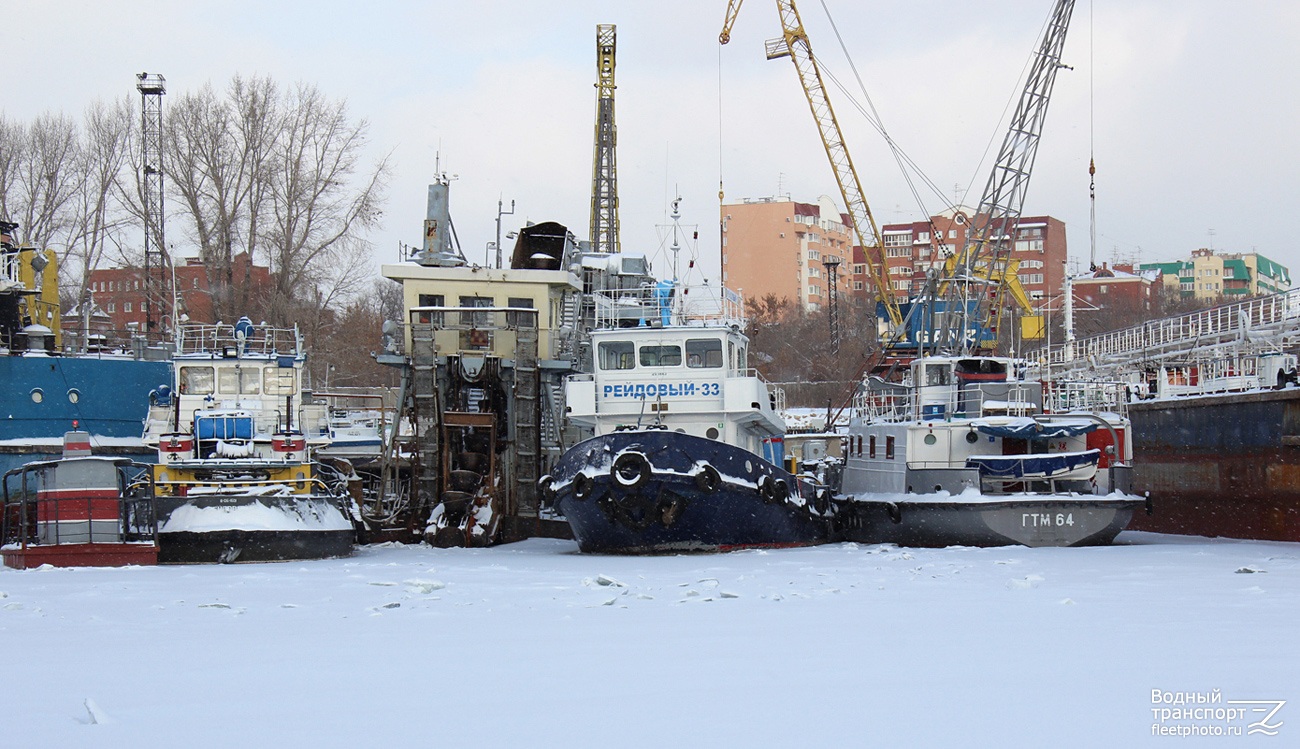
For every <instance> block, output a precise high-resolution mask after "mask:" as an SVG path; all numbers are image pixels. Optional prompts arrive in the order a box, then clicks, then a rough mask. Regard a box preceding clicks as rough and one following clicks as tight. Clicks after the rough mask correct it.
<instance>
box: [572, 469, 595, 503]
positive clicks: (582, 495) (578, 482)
mask: <svg viewBox="0 0 1300 749" xmlns="http://www.w3.org/2000/svg"><path fill="white" fill-rule="evenodd" d="M595 490H596V482H595V481H594V480H592V478H591V477H590V476H588V475H587V474H585V473H579V474H578V475H577V476H574V477H573V496H574V497H577V498H578V499H579V500H583V499H587V498H588V497H590V496H591V494H592V492H594V491H595Z"/></svg>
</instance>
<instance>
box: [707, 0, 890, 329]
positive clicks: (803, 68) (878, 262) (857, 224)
mask: <svg viewBox="0 0 1300 749" xmlns="http://www.w3.org/2000/svg"><path fill="white" fill-rule="evenodd" d="M743 1H744V0H728V3H727V17H726V20H725V21H724V22H723V26H722V33H721V34H719V35H718V43H719V44H726V43H727V42H729V41H731V27H732V26H733V25H734V24H735V22H736V15H737V14H738V13H739V12H740V6H741V3H742V2H743ZM776 7H777V12H778V13H779V14H780V16H781V27H782V30H783V32H784V34H783V36H782V37H781V38H780V39H773V40H770V41H768V42H767V59H769V60H775V59H777V58H779V57H789V58H790V60H791V61H792V62H793V63H794V67H795V70H796V71H798V73H799V82H800V83H801V84H802V85H803V92H804V96H805V97H807V99H808V106H809V108H810V109H811V110H812V115H813V120H814V121H815V122H816V123H817V130H818V132H819V133H820V134H821V138H822V146H823V147H824V148H825V149H826V157H827V158H828V159H829V160H830V163H831V169H832V170H833V171H834V172H835V180H836V182H837V183H838V184H839V188H840V196H841V197H842V198H843V199H844V205H845V208H846V209H847V210H848V213H849V220H850V221H851V222H852V224H853V231H854V233H855V234H856V235H857V238H858V242H859V243H860V244H861V245H862V249H863V251H864V252H865V253H866V255H867V267H868V268H869V269H870V273H871V280H872V283H873V284H874V285H875V287H876V288H875V291H876V299H877V300H878V301H879V302H880V303H881V305H883V306H884V308H885V312H886V314H887V315H888V316H889V322H890V324H891V325H892V326H893V328H894V329H898V328H899V327H900V326H901V325H902V324H903V316H902V313H901V312H900V310H899V308H898V300H897V299H895V298H894V292H893V290H892V289H891V288H890V287H889V280H888V275H887V272H886V268H885V258H884V243H883V242H881V239H880V229H879V228H878V227H877V226H876V220H875V218H873V217H872V215H871V208H870V207H869V206H868V205H867V201H866V199H865V198H864V197H863V192H862V181H861V180H860V179H859V178H858V172H857V169H855V168H854V166H853V160H852V159H851V158H850V157H849V150H848V147H847V146H846V145H845V144H844V133H843V132H841V130H840V123H839V122H838V121H837V120H836V119H835V111H834V110H833V109H832V108H831V102H830V99H829V98H828V97H827V96H826V87H825V86H824V85H823V84H822V74H821V70H820V69H819V68H818V67H817V60H816V58H814V57H813V52H812V44H811V43H810V42H809V41H808V34H807V32H805V31H804V28H803V21H801V20H800V18H799V10H798V9H797V8H795V5H794V2H793V0H776Z"/></svg>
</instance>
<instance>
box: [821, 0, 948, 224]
mask: <svg viewBox="0 0 1300 749" xmlns="http://www.w3.org/2000/svg"><path fill="white" fill-rule="evenodd" d="M820 2H821V6H822V11H823V12H825V13H826V20H827V21H829V22H830V25H831V30H832V31H834V32H835V40H836V41H837V42H838V43H839V45H840V51H841V52H842V53H843V54H844V58H845V59H846V60H848V63H849V69H850V70H852V71H853V77H854V78H855V79H856V80H857V82H858V88H859V89H860V90H861V91H862V96H863V98H864V99H865V100H866V102H867V107H868V108H870V112H868V111H867V109H864V108H863V106H862V104H860V103H859V102H858V101H857V99H855V98H854V96H853V94H852V93H851V92H849V90H848V88H847V87H846V86H845V85H844V84H843V83H841V82H840V80H839V79H838V78H836V77H835V75H834V74H833V73H830V72H829V71H828V70H827V68H826V67H825V63H824V62H823V61H822V60H821V58H818V60H817V64H818V65H819V66H821V69H822V72H824V73H826V76H827V77H828V78H830V79H831V82H832V83H834V84H835V86H836V87H837V88H839V90H840V91H841V93H843V94H844V95H845V96H846V97H848V100H849V102H851V103H852V104H853V106H854V107H855V108H856V109H857V110H858V112H859V113H861V114H862V116H863V117H864V118H865V119H866V120H867V122H868V123H869V124H870V125H871V126H872V128H874V129H875V130H876V132H877V133H879V134H880V136H881V137H882V138H884V139H885V143H886V144H887V145H888V146H889V150H890V152H891V153H892V154H893V156H894V161H895V162H896V163H897V164H898V169H899V171H900V172H902V174H903V178H904V179H905V180H906V181H907V187H908V190H910V191H911V193H912V197H913V199H915V200H916V205H917V207H918V208H920V209H921V211H922V212H923V213H924V214H925V215H926V216H929V215H930V212H929V210H928V209H926V207H925V201H924V200H922V198H921V194H920V192H919V191H918V190H917V187H916V183H915V182H914V181H913V179H912V172H913V171H914V172H915V173H916V176H918V177H920V179H921V180H922V181H923V182H924V183H925V185H926V186H927V187H928V188H930V190H931V191H933V192H934V193H935V195H937V196H939V200H940V201H942V202H943V203H944V204H945V205H948V207H950V208H951V207H952V205H951V203H949V201H948V199H947V197H946V196H944V194H943V191H942V190H940V189H939V188H938V186H937V185H935V184H934V182H933V181H931V179H930V178H929V177H928V176H927V175H926V174H925V172H924V171H922V170H921V168H920V167H919V166H918V165H917V164H916V162H915V161H913V160H912V158H911V157H910V156H908V155H907V154H906V153H905V152H904V151H903V149H902V148H901V147H900V146H899V145H898V143H897V142H896V141H895V140H894V139H893V138H892V137H890V135H889V133H888V132H887V131H886V130H885V123H884V120H883V119H881V117H880V113H879V112H878V111H877V110H876V105H875V102H873V101H872V100H871V95H870V94H869V93H867V87H866V85H865V84H863V82H862V75H861V74H860V73H859V72H858V66H857V63H855V62H854V61H853V57H852V56H851V55H849V50H848V46H847V45H845V43H844V37H843V36H842V35H841V34H840V29H839V26H838V25H837V24H836V23H835V18H834V17H833V16H832V15H831V11H830V8H828V7H826V0H820ZM909 167H910V169H909Z"/></svg>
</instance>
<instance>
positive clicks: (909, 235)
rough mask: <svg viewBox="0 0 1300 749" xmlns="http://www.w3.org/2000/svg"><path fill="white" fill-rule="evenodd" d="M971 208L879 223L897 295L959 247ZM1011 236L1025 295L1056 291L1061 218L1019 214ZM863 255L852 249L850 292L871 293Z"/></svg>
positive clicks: (1060, 275)
mask: <svg viewBox="0 0 1300 749" xmlns="http://www.w3.org/2000/svg"><path fill="white" fill-rule="evenodd" d="M973 213H974V211H972V210H970V209H966V208H960V207H959V208H955V209H951V210H948V211H945V212H943V213H940V214H938V215H936V216H931V217H930V219H929V220H928V221H916V222H913V223H909V224H886V225H884V226H882V227H881V229H880V233H881V241H882V242H883V243H884V251H885V266H886V269H887V271H886V277H887V278H888V280H889V286H890V290H891V291H892V292H893V293H894V296H895V297H896V298H897V299H898V300H899V301H904V300H906V299H908V298H909V297H911V296H912V295H913V294H915V293H917V292H919V291H920V290H921V282H922V281H923V280H924V279H925V274H926V271H928V270H929V269H930V268H934V267H941V266H942V265H943V263H944V261H945V260H946V259H947V257H948V256H949V255H951V254H953V253H954V252H956V251H957V250H959V249H961V247H962V246H963V245H964V244H965V242H966V229H967V227H968V226H969V224H970V219H969V216H971V215H972V214H973ZM1014 242H1015V244H1014V246H1013V248H1012V257H1013V258H1014V259H1016V260H1018V261H1020V266H1019V270H1018V275H1019V276H1020V283H1021V285H1022V286H1024V288H1025V293H1026V294H1027V295H1028V296H1029V298H1030V300H1032V301H1034V302H1035V303H1036V305H1037V304H1039V303H1041V302H1043V301H1044V300H1047V299H1049V298H1051V297H1052V296H1053V295H1055V294H1059V293H1060V291H1061V286H1062V283H1063V282H1064V280H1065V260H1066V254H1067V250H1066V239H1065V223H1064V222H1063V221H1061V220H1059V219H1055V218H1052V217H1051V216H1025V217H1022V218H1021V219H1020V223H1019V225H1018V226H1017V228H1016V236H1015V238H1014ZM866 258H867V256H866V254H865V253H862V252H855V255H854V261H853V276H852V280H851V283H852V287H851V288H852V289H853V290H854V292H855V293H863V294H870V293H871V288H872V284H871V281H870V275H869V274H868V268H867V266H866Z"/></svg>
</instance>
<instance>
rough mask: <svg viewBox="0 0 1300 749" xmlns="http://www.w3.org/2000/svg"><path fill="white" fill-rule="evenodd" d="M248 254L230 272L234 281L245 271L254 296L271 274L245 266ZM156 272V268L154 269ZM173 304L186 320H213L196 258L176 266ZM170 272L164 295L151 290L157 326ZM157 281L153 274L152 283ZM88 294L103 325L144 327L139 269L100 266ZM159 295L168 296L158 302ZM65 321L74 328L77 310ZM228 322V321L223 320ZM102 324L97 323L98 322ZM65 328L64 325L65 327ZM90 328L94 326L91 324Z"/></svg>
mask: <svg viewBox="0 0 1300 749" xmlns="http://www.w3.org/2000/svg"><path fill="white" fill-rule="evenodd" d="M248 264H249V260H248V253H246V252H241V253H239V254H238V255H236V256H235V257H234V258H233V259H232V262H231V267H232V273H233V276H234V278H235V280H236V283H239V282H242V280H243V278H244V275H245V272H246V271H247V273H248V277H249V282H250V284H251V286H252V289H253V291H251V292H250V297H252V298H258V297H259V295H262V294H263V292H264V291H265V290H266V289H268V288H269V287H270V282H271V280H270V279H271V273H270V270H269V269H268V268H266V267H265V266H261V265H253V266H252V267H251V268H249V267H248ZM155 273H157V271H155ZM175 279H176V297H177V306H178V308H179V310H180V311H181V312H183V313H184V314H186V315H188V317H189V319H191V320H194V321H196V322H216V320H213V319H212V296H211V287H210V286H209V283H208V273H207V267H206V266H205V265H204V264H203V262H202V261H200V260H199V259H197V258H187V259H185V263H184V264H183V265H177V266H176V274H175ZM171 280H172V278H171V274H170V273H168V274H167V278H166V284H165V285H164V288H166V289H167V292H166V293H165V294H163V293H161V292H160V291H158V290H157V288H156V289H155V292H154V294H155V301H154V312H153V315H152V317H153V325H154V327H155V328H158V327H160V326H162V325H163V324H164V320H163V318H164V317H167V318H170V317H171V313H172V306H171V300H170V284H171ZM158 284H160V280H159V277H158V276H157V275H155V285H156V286H157V285H158ZM88 286H89V291H90V297H91V299H92V300H93V302H94V307H93V309H94V311H95V314H94V316H95V317H96V318H97V319H101V321H102V320H103V316H104V315H107V321H108V322H107V327H109V328H110V329H112V330H126V329H128V327H137V328H138V329H140V330H143V329H144V325H145V317H146V314H147V311H146V307H145V283H144V271H143V270H142V269H140V268H102V269H98V270H94V271H91V272H90V278H89V280H88ZM161 296H166V297H168V298H167V299H166V300H163V301H160V300H159V299H160V297H161ZM64 317H65V319H67V320H68V324H70V325H72V326H74V327H76V326H79V325H80V322H79V318H82V317H83V316H82V315H81V311H80V310H74V311H72V312H71V313H70V314H66V315H64ZM227 322H231V321H227ZM102 324H103V323H102V322H101V325H102ZM65 327H66V326H65ZM92 327H94V326H93V325H92Z"/></svg>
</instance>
